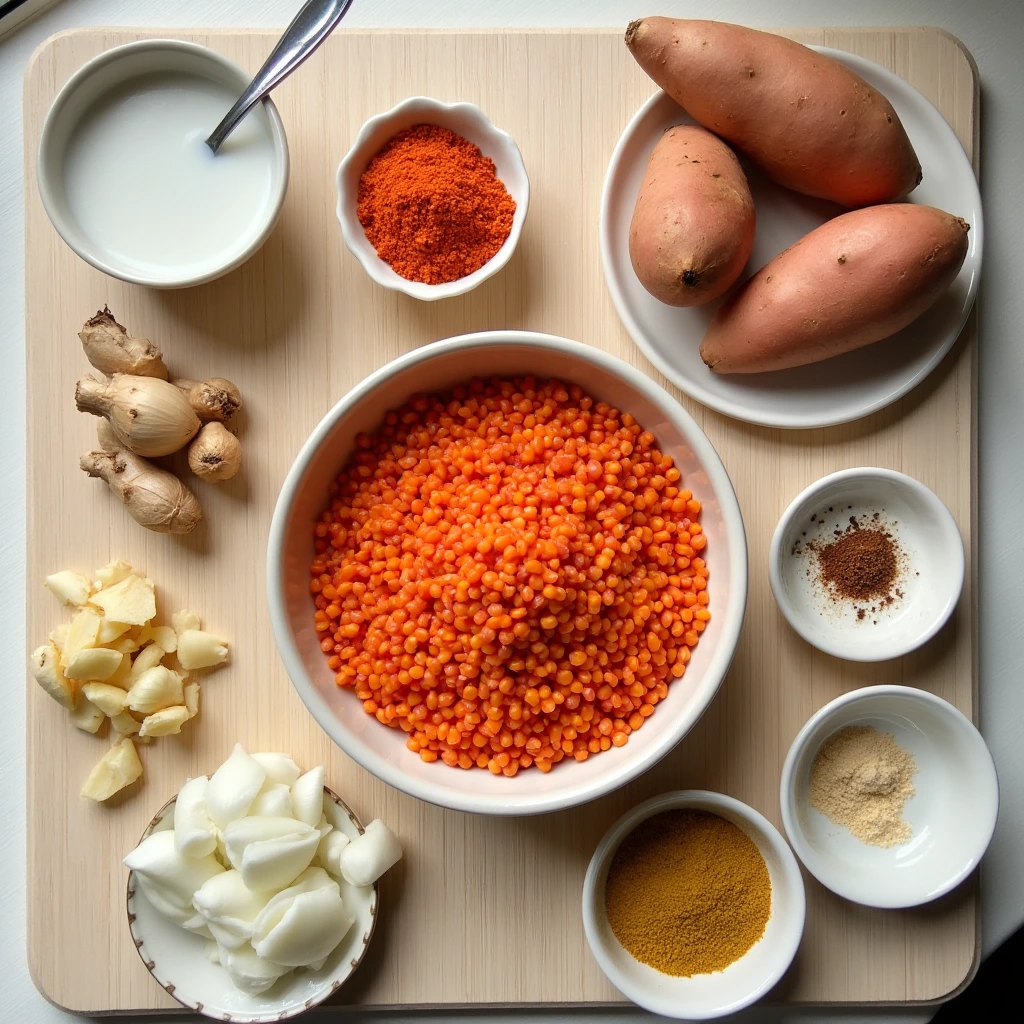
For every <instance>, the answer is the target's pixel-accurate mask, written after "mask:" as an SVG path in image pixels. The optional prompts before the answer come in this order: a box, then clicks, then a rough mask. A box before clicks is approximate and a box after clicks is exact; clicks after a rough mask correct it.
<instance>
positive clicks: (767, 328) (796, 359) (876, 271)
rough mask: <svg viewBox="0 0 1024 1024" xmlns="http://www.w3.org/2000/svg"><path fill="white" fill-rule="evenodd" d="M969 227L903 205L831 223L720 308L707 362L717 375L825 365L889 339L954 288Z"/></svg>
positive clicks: (707, 338) (705, 348) (707, 339)
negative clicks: (836, 358) (827, 362)
mask: <svg viewBox="0 0 1024 1024" xmlns="http://www.w3.org/2000/svg"><path fill="white" fill-rule="evenodd" d="M968 229H969V225H968V224H967V222H966V221H964V220H962V219H961V218H960V217H954V216H953V215H952V214H949V213H946V212H945V211H944V210H938V209H936V208H935V207H934V206H915V205H911V204H909V203H897V204H894V205H888V206H873V207H869V208H868V209H865V210H854V211H852V212H850V213H844V214H842V215H841V216H839V217H836V218H834V219H833V220H830V221H827V222H826V223H824V224H822V226H821V227H819V228H817V229H815V230H814V231H812V232H811V233H810V234H808V235H805V236H804V237H803V238H801V239H800V240H799V241H798V242H796V243H795V244H794V245H792V246H790V248H788V249H786V250H785V251H784V252H781V253H779V255H778V256H776V257H775V259H773V260H772V261H771V262H770V263H768V264H766V265H765V266H764V267H762V268H761V269H760V270H759V271H758V272H757V273H756V274H755V275H754V276H753V277H752V278H751V279H750V280H749V281H748V282H747V283H746V284H745V285H744V286H743V288H742V290H741V291H739V292H737V293H736V294H735V295H734V296H732V297H731V298H730V299H729V300H727V301H726V302H725V303H723V305H722V306H721V307H720V308H719V310H718V311H717V312H716V314H715V316H714V319H713V320H712V321H711V324H710V325H709V326H708V330H707V333H706V334H705V335H704V340H703V341H702V342H701V346H700V355H701V358H702V359H703V360H704V362H705V363H707V365H708V366H710V367H711V369H712V370H714V371H715V372H716V373H759V372H762V371H765V370H782V369H787V368H789V367H793V366H803V365H804V364H806V363H814V362H818V361H819V360H821V359H828V358H830V357H831V356H837V355H840V354H842V353H843V352H850V351H852V350H853V349H856V348H861V347H862V346H864V345H871V344H873V343H874V342H876V341H881V340H882V339H883V338H888V337H889V336H890V335H893V334H895V333H896V332H897V331H899V330H902V329H903V328H904V327H906V326H907V324H909V323H911V322H912V321H914V320H916V319H917V318H918V317H919V316H920V315H921V314H922V313H924V311H925V310H926V309H928V308H929V307H930V306H932V305H933V304H934V303H935V302H936V301H937V300H938V299H939V297H940V296H941V295H942V294H943V293H944V292H945V291H946V289H947V288H949V286H950V284H952V282H953V280H954V278H955V277H956V275H957V274H958V273H959V271H960V267H961V266H962V265H963V262H964V257H965V256H966V255H967V232H968Z"/></svg>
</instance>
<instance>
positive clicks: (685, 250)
mask: <svg viewBox="0 0 1024 1024" xmlns="http://www.w3.org/2000/svg"><path fill="white" fill-rule="evenodd" d="M754 224H755V214H754V200H753V198H752V197H751V195H750V188H749V187H748V185H747V178H746V175H745V174H744V173H743V168H742V167H740V162H739V160H737V159H736V154H735V153H733V152H732V150H731V149H729V147H728V146H727V145H726V144H725V143H724V142H722V140H721V139H719V138H716V137H715V136H714V135H712V134H711V133H710V132H708V131H705V130H704V129H703V128H699V127H697V126H696V125H677V126H676V127H674V128H669V130H668V131H667V132H665V134H664V135H662V137H661V138H660V139H659V140H658V144H657V145H656V146H655V147H654V151H653V152H652V153H651V157H650V160H649V162H648V164H647V170H646V172H645V173H644V179H643V182H642V183H641V185H640V192H639V194H638V196H637V200H636V207H635V208H634V210H633V219H632V221H631V222H630V225H629V259H630V262H631V263H632V264H633V270H634V272H635V273H636V276H637V277H638V278H639V279H640V283H641V284H642V285H643V286H644V287H645V288H646V289H647V290H648V291H649V292H650V293H651V294H652V295H653V296H654V297H655V298H656V299H660V300H661V301H662V302H667V303H668V304H669V305H671V306H699V305H701V304H703V303H705V302H710V301H711V300H712V299H717V298H718V297H719V296H720V295H722V294H723V293H724V292H725V291H726V290H727V289H728V288H729V287H730V285H732V284H733V282H735V280H736V279H737V278H738V277H739V276H740V273H741V272H742V270H743V267H744V266H745V265H746V262H747V260H748V259H749V257H750V250H751V247H752V246H753V244H754Z"/></svg>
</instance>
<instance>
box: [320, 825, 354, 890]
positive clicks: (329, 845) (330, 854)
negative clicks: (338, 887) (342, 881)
mask: <svg viewBox="0 0 1024 1024" xmlns="http://www.w3.org/2000/svg"><path fill="white" fill-rule="evenodd" d="M350 842H351V840H350V839H349V837H348V836H347V835H345V833H344V832H341V831H339V830H338V829H334V831H333V832H328V833H327V835H325V836H323V837H322V838H321V840H320V845H319V846H318V847H317V851H316V855H317V859H318V860H319V861H320V866H321V867H322V868H325V869H326V870H327V871H329V872H330V873H331V874H332V875H334V876H335V878H340V877H341V851H342V850H344V849H345V847H346V846H348V844H349V843H350Z"/></svg>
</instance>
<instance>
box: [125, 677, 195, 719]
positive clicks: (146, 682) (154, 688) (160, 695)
mask: <svg viewBox="0 0 1024 1024" xmlns="http://www.w3.org/2000/svg"><path fill="white" fill-rule="evenodd" d="M184 700H185V693H184V690H183V689H182V685H181V676H179V675H178V673H177V672H172V671H171V670H170V669H169V668H167V667H166V666H165V665H157V666H156V667H154V668H148V669H146V671H145V672H143V673H142V674H141V675H140V676H138V678H136V680H135V681H134V682H133V683H132V688H131V689H130V690H129V691H128V707H129V708H131V709H132V711H138V712H139V713H140V714H143V715H151V714H152V713H153V712H154V711H161V710H162V709H163V708H169V707H174V706H175V705H178V704H183V703H184Z"/></svg>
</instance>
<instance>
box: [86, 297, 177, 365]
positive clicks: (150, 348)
mask: <svg viewBox="0 0 1024 1024" xmlns="http://www.w3.org/2000/svg"><path fill="white" fill-rule="evenodd" d="M78 337H79V338H80V339H81V341H82V348H83V349H85V356H86V358H87V359H88V360H89V362H90V363H92V365H93V366H95V367H96V369H97V370H99V371H100V373H105V374H106V375H107V376H108V377H112V376H113V375H114V374H115V373H130V374H133V375H134V376H136V377H157V378H159V379H160V380H167V378H168V373H167V367H166V366H164V361H163V357H162V356H161V354H160V349H158V348H157V347H156V345H154V344H153V343H152V342H151V341H149V340H147V339H146V338H133V337H132V336H131V335H130V334H129V333H128V332H127V331H126V330H125V329H124V328H123V327H122V326H121V325H120V324H119V323H118V322H117V321H116V320H115V319H114V316H113V314H112V313H111V312H110V310H109V309H108V308H107V307H106V306H104V307H103V308H102V309H101V310H100V311H99V312H98V313H97V314H96V315H95V316H91V317H89V319H88V320H86V321H85V324H84V325H83V326H82V329H81V330H80V331H79V332H78Z"/></svg>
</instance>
